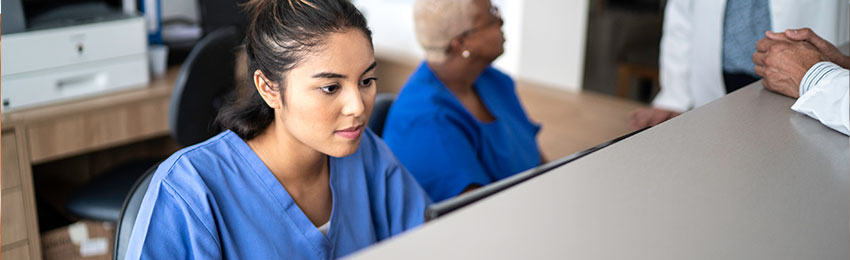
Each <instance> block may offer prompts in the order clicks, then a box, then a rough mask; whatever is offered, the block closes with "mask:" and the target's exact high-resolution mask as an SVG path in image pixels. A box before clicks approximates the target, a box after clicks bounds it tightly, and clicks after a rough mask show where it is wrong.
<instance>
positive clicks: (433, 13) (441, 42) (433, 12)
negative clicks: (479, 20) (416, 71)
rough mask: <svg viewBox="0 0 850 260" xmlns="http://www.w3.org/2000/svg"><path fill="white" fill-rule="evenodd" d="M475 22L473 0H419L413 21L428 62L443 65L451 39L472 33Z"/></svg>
mask: <svg viewBox="0 0 850 260" xmlns="http://www.w3.org/2000/svg"><path fill="white" fill-rule="evenodd" d="M474 18H475V6H474V2H473V0H416V2H415V3H414V4H413V19H414V24H415V26H416V39H417V40H419V45H422V48H423V49H424V50H425V60H427V61H430V62H443V61H444V60H445V59H446V50H447V48H448V47H449V44H450V43H451V41H452V39H454V38H455V37H457V36H458V35H460V34H461V33H463V32H464V31H466V30H469V29H471V28H472V23H473V20H474Z"/></svg>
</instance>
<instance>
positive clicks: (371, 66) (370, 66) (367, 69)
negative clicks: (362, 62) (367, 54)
mask: <svg viewBox="0 0 850 260" xmlns="http://www.w3.org/2000/svg"><path fill="white" fill-rule="evenodd" d="M375 65H378V63H377V62H374V61H373V62H372V65H369V67H368V68H366V70H364V71H363V73H361V74H360V75H361V76H362V75H363V74H366V72H369V71H370V70H373V69H375Z"/></svg>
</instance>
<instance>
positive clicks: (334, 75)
mask: <svg viewBox="0 0 850 260" xmlns="http://www.w3.org/2000/svg"><path fill="white" fill-rule="evenodd" d="M377 64H378V63H377V62H374V61H373V62H372V65H369V68H366V70H365V71H363V73H362V74H360V75H363V74H366V72H369V71H370V70H373V69H375V66H376V65H377ZM313 78H323V79H346V78H348V76H346V75H342V74H339V73H333V72H320V73H316V74H314V75H313Z"/></svg>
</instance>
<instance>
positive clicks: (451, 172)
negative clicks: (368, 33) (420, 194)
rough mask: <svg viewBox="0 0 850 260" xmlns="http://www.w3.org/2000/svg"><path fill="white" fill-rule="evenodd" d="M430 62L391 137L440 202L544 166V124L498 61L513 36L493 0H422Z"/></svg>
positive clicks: (401, 107) (415, 78)
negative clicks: (533, 117) (540, 140)
mask: <svg viewBox="0 0 850 260" xmlns="http://www.w3.org/2000/svg"><path fill="white" fill-rule="evenodd" d="M414 9H415V10H414V18H415V24H416V35H417V38H418V40H419V43H420V44H421V45H422V47H423V48H424V49H425V61H424V62H422V64H421V65H420V66H419V68H418V69H417V70H416V72H414V73H413V74H412V75H411V76H410V79H409V80H408V81H407V83H406V84H405V86H404V87H403V88H402V90H401V93H400V94H399V96H398V99H397V100H396V102H395V103H394V104H393V107H392V108H391V110H390V112H389V115H388V118H387V122H386V126H385V128H384V140H385V141H386V143H387V144H388V145H389V146H390V148H391V149H392V150H393V153H395V154H396V156H397V157H398V159H399V160H400V161H401V162H402V164H404V166H405V167H407V168H408V170H409V171H410V172H411V173H412V174H413V176H414V177H415V178H416V180H417V181H419V184H421V185H422V187H423V188H424V189H425V191H426V192H427V193H428V195H429V196H430V197H431V199H432V200H434V201H441V200H444V199H447V198H451V197H454V196H456V195H458V194H460V193H463V192H465V191H468V190H471V189H474V188H477V187H480V186H484V185H487V184H489V183H492V182H495V181H498V180H500V179H504V178H507V177H509V176H511V175H513V174H516V173H518V172H521V171H524V170H526V169H529V168H532V167H534V166H537V165H539V164H540V163H541V161H542V157H541V154H540V152H539V150H538V147H537V141H536V136H537V133H538V132H539V130H540V126H538V125H537V124H535V123H533V122H531V121H530V120H529V118H528V117H527V116H526V114H525V111H524V110H523V107H522V105H521V104H520V101H519V98H518V97H517V95H516V91H515V89H514V82H513V80H511V78H510V77H509V76H507V75H505V74H504V73H502V72H501V71H499V70H497V69H495V68H493V67H492V66H491V63H492V62H493V61H494V60H495V59H496V58H498V57H499V56H500V55H502V52H503V51H504V50H503V48H502V45H503V43H504V41H505V38H504V35H503V33H502V30H501V27H502V23H503V22H502V17H501V15H500V13H499V9H498V8H496V7H495V6H493V5H492V3H490V1H489V0H417V1H416V3H415V4H414Z"/></svg>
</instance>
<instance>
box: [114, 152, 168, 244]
mask: <svg viewBox="0 0 850 260" xmlns="http://www.w3.org/2000/svg"><path fill="white" fill-rule="evenodd" d="M157 167H159V163H156V164H154V166H152V167H150V168H149V169H148V170H147V171H145V173H144V174H142V176H141V177H140V178H139V179H138V180H136V183H135V184H133V186H131V187H130V193H129V194H127V198H125V199H124V205H123V206H121V212H120V213H121V215H120V217H119V218H118V228H116V229H115V243H114V245H113V250H112V259H124V255H125V254H126V253H127V244H128V243H130V237H131V236H132V235H133V225H135V224H136V216H137V215H138V214H139V207H141V206H142V199H143V198H144V197H145V192H147V191H148V185H149V184H150V183H151V178H152V177H153V173H154V172H156V168H157Z"/></svg>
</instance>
